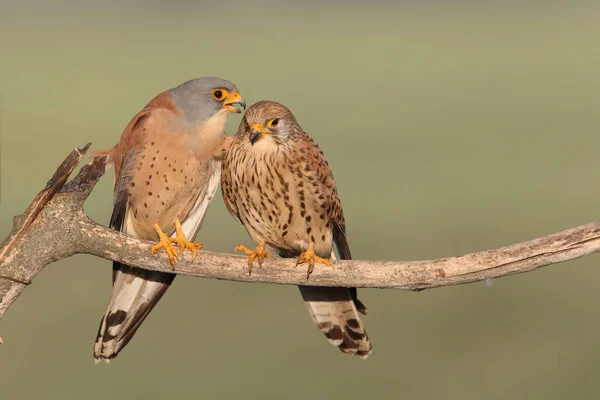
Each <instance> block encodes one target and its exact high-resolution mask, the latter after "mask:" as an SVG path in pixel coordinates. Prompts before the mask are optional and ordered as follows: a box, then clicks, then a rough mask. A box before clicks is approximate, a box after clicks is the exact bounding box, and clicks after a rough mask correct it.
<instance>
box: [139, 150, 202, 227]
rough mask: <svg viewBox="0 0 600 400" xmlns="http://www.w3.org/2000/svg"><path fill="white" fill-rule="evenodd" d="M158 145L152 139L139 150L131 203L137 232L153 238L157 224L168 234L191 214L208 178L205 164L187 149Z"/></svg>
mask: <svg viewBox="0 0 600 400" xmlns="http://www.w3.org/2000/svg"><path fill="white" fill-rule="evenodd" d="M157 144H158V142H157V141H153V140H151V138H150V140H148V142H146V143H145V144H144V146H142V148H141V149H140V154H139V157H138V160H139V161H138V163H137V164H136V165H134V166H133V168H134V171H133V179H132V182H134V183H135V186H133V187H131V190H130V193H131V197H130V202H129V206H130V210H131V214H132V215H131V216H132V219H133V221H132V222H133V223H134V224H135V225H136V231H138V232H139V233H140V234H143V233H146V234H148V235H149V236H150V237H153V235H154V233H153V228H152V226H153V225H154V224H155V223H158V224H159V226H160V227H161V229H163V230H164V231H165V232H169V231H171V230H172V229H173V224H174V222H175V219H177V218H181V219H183V218H184V217H185V216H186V215H187V214H188V213H189V211H190V209H191V208H192V206H193V204H194V203H195V201H196V198H197V196H198V194H199V192H200V189H201V187H202V185H203V184H204V182H205V181H206V178H207V176H206V175H207V165H206V163H202V162H201V160H200V158H199V157H197V156H195V155H194V154H193V153H191V152H189V151H187V149H186V148H185V147H184V146H180V145H179V143H177V142H174V143H170V144H169V145H165V146H158V145H157Z"/></svg>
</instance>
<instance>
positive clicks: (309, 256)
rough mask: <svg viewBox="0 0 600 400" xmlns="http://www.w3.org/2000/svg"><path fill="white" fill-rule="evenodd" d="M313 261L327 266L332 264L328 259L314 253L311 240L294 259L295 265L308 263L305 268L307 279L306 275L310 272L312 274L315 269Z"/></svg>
mask: <svg viewBox="0 0 600 400" xmlns="http://www.w3.org/2000/svg"><path fill="white" fill-rule="evenodd" d="M315 262H318V263H321V264H323V265H327V266H328V267H331V266H332V265H331V261H329V260H328V259H326V258H321V257H319V256H317V255H316V254H315V252H314V244H313V243H312V242H310V243H309V245H308V249H307V250H306V251H305V252H303V253H302V254H300V256H299V257H298V260H297V261H296V265H300V264H304V263H308V269H307V270H306V279H307V280H308V277H309V276H310V274H312V272H313V271H314V270H315Z"/></svg>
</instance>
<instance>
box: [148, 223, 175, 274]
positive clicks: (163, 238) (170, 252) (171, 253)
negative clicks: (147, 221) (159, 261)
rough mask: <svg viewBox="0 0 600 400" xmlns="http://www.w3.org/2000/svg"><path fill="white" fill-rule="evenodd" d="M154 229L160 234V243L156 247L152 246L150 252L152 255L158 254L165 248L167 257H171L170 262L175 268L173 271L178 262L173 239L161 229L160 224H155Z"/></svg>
mask: <svg viewBox="0 0 600 400" xmlns="http://www.w3.org/2000/svg"><path fill="white" fill-rule="evenodd" d="M154 229H155V230H156V233H158V238H159V241H158V243H156V244H155V245H154V246H152V248H151V249H150V251H152V254H156V252H157V251H158V250H160V249H162V248H164V249H165V252H166V253H167V256H168V257H169V261H170V262H171V265H172V266H173V269H175V263H176V262H177V261H175V260H176V259H177V254H176V253H175V249H174V248H173V245H172V244H171V238H170V237H168V236H167V235H166V234H165V233H164V232H163V231H162V229H160V226H158V224H154Z"/></svg>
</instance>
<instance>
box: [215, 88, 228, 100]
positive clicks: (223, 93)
mask: <svg viewBox="0 0 600 400" xmlns="http://www.w3.org/2000/svg"><path fill="white" fill-rule="evenodd" d="M212 96H213V97H214V98H215V99H217V100H223V99H224V98H225V97H227V90H225V89H215V90H213V91H212Z"/></svg>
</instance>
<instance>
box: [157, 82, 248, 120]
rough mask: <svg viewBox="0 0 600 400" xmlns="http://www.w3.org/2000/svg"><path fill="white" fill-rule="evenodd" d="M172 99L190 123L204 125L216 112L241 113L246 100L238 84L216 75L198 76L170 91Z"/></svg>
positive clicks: (244, 107)
mask: <svg viewBox="0 0 600 400" xmlns="http://www.w3.org/2000/svg"><path fill="white" fill-rule="evenodd" d="M169 93H170V96H171V100H172V101H173V103H174V104H175V106H176V107H177V108H178V109H179V111H180V112H181V113H182V114H183V117H184V118H185V120H186V121H187V122H188V123H193V124H195V125H204V124H206V123H207V122H208V120H209V119H210V118H211V117H213V116H215V115H216V114H219V113H221V114H223V115H225V114H229V113H236V114H237V113H241V112H242V111H243V110H245V109H246V102H245V101H244V99H243V98H242V96H240V94H239V93H238V90H237V88H236V86H235V85H234V84H233V83H231V82H229V81H226V80H225V79H221V78H216V77H204V78H197V79H192V80H190V81H187V82H185V83H182V84H181V85H179V86H177V87H175V88H173V89H171V90H170V91H169Z"/></svg>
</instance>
